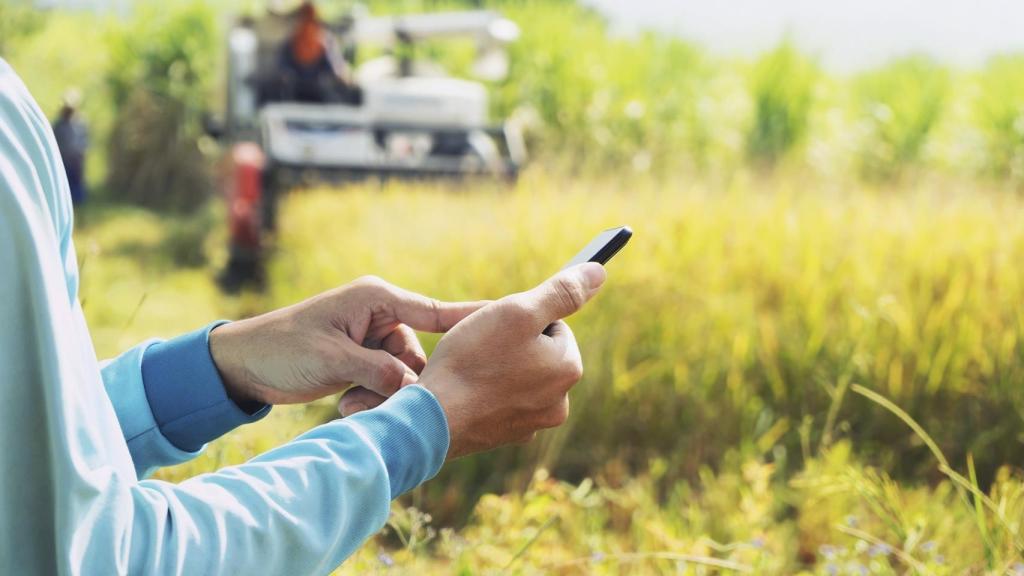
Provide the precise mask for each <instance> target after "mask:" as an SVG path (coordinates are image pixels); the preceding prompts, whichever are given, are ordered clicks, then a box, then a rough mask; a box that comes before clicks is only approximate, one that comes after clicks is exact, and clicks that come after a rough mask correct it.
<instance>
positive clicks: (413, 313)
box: [394, 287, 491, 332]
mask: <svg viewBox="0 0 1024 576" xmlns="http://www.w3.org/2000/svg"><path fill="white" fill-rule="evenodd" d="M490 302H491V301H490V300H475V301H468V302H444V301H442V300H438V299H436V298H429V297H427V296H424V295H422V294H417V293H415V292H410V291H409V290H405V289H403V288H397V287H396V288H395V302H394V313H395V318H396V319H397V320H398V321H399V322H400V323H402V324H405V325H406V326H409V327H410V328H412V329H413V330H419V331H421V332H447V331H449V330H451V329H452V328H453V327H454V326H455V325H456V324H458V323H459V322H461V321H462V319H463V318H465V317H466V316H469V315H470V314H472V313H473V312H476V311H477V310H479V309H481V308H483V307H484V306H486V305H488V304H490Z"/></svg>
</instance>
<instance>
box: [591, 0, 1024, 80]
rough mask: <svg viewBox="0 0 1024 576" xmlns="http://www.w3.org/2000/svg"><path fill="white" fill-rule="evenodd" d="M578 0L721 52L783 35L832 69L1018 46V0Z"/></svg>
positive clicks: (967, 62)
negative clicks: (910, 56) (922, 55)
mask: <svg viewBox="0 0 1024 576" xmlns="http://www.w3.org/2000/svg"><path fill="white" fill-rule="evenodd" d="M584 1H585V3H587V4H590V5H592V6H595V7H597V8H598V9H599V10H601V11H602V12H604V13H606V14H607V15H608V16H609V17H610V18H611V20H612V22H613V23H614V25H615V28H616V29H617V30H618V31H620V32H622V33H632V32H634V31H636V30H637V29H641V28H654V29H658V30H661V31H665V32H669V33H673V34H678V35H680V36H682V37H684V38H687V39H690V40H693V41H696V42H697V43H699V44H701V45H702V46H704V47H707V48H709V49H711V50H712V51H713V52H715V53H718V54H723V55H748V56H749V55H752V54H757V53H760V52H762V51H764V50H765V49H766V48H769V47H771V46H773V45H775V44H776V43H777V42H778V41H779V39H780V38H782V37H784V36H785V35H786V34H789V35H790V36H791V37H792V38H793V39H794V40H795V41H796V42H797V44H798V45H800V46H801V47H802V48H804V49H805V50H808V51H810V52H811V53H813V54H816V55H817V56H818V57H819V58H820V59H821V62H822V64H823V65H824V66H826V67H827V68H829V69H832V70H836V71H856V70H860V69H864V68H868V67H871V66H875V65H877V64H878V63H880V62H884V61H885V60H887V59H889V58H891V57H893V56H900V55H904V54H907V53H911V52H917V53H920V52H924V53H928V54H932V55H934V56H935V57H937V58H939V59H941V60H943V61H944V62H948V63H950V64H954V65H962V66H976V65H978V64H979V63H981V62H984V60H985V59H986V58H987V57H988V56H991V55H992V54H995V53H1000V52H1008V51H1019V52H1024V0H856V1H839V0H703V1H700V0H584Z"/></svg>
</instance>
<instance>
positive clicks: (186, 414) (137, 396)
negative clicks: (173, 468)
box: [102, 321, 270, 478]
mask: <svg viewBox="0 0 1024 576" xmlns="http://www.w3.org/2000/svg"><path fill="white" fill-rule="evenodd" d="M224 323H225V321H218V322H214V323H212V324H209V325H207V326H204V327H203V328H200V329H198V330H195V331H193V332H189V333H188V334H184V335H181V336H178V337H177V338H173V339H171V340H167V341H161V340H150V341H148V342H145V343H143V344H141V345H139V346H136V347H135V348H132V349H131V350H128V351H127V352H125V353H124V354H122V355H121V356H118V357H117V358H115V359H114V360H110V361H107V362H105V363H103V365H102V373H103V385H104V387H105V388H106V390H107V395H108V396H110V401H111V403H112V404H113V406H114V411H115V412H116V413H117V420H118V423H119V424H120V426H121V431H122V433H123V434H124V438H125V441H126V442H127V443H128V450H129V452H130V453H131V456H132V461H133V463H134V465H135V470H136V473H137V474H138V476H139V477H140V478H143V477H146V476H149V475H150V474H152V472H153V471H154V470H155V469H157V468H159V467H162V466H170V465H173V464H178V463H180V462H184V461H187V460H190V459H192V458H194V457H195V456H196V455H198V454H199V453H201V452H202V450H203V448H204V446H205V445H206V443H207V442H211V441H213V440H215V439H217V438H219V437H220V436H223V435H224V434H226V433H227V432H229V431H231V430H233V429H234V428H237V427H238V426H241V425H242V424H248V423H250V422H255V421H257V420H259V419H261V418H263V417H264V416H266V415H267V413H268V412H269V411H270V406H268V405H266V404H260V405H253V406H245V407H240V406H238V405H237V404H236V403H235V402H233V401H232V400H231V399H230V398H228V395H227V392H226V390H225V389H224V382H223V380H222V379H221V377H220V373H219V372H218V371H217V367H216V365H215V364H214V363H213V358H212V356H211V355H210V344H209V342H210V331H211V330H213V329H214V328H216V327H217V326H220V325H221V324H224Z"/></svg>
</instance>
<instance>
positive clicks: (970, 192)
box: [0, 0, 1024, 574]
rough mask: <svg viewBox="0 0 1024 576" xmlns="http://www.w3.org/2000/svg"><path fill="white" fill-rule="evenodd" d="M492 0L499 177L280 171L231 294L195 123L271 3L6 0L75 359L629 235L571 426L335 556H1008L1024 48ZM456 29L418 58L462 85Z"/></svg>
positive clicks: (892, 562)
mask: <svg viewBox="0 0 1024 576" xmlns="http://www.w3.org/2000/svg"><path fill="white" fill-rule="evenodd" d="M342 4H343V3H338V4H337V5H334V4H330V5H328V6H325V7H326V8H329V9H330V8H331V7H333V8H336V9H338V10H341V9H342V8H343V6H342ZM477 4H478V2H465V3H458V2H454V1H445V2H427V1H422V2H416V1H397V0H396V1H390V2H387V1H379V2H370V3H369V5H370V7H371V9H372V10H373V11H374V12H395V11H422V10H436V9H447V8H453V7H460V6H476V5H477ZM486 4H487V5H488V6H494V7H496V8H499V9H501V10H502V11H503V13H504V14H505V15H506V16H508V17H510V18H511V19H513V20H515V21H516V22H518V23H519V24H520V26H521V27H522V31H523V36H522V38H521V39H520V40H519V41H518V42H517V43H515V44H514V45H513V46H512V47H511V59H512V60H511V62H512V68H511V75H510V77H509V78H508V79H507V80H505V81H503V82H501V83H495V84H492V85H491V86H490V89H491V96H492V107H493V111H494V114H495V116H496V117H497V116H506V115H516V116H518V117H520V118H522V119H523V120H524V121H525V122H526V123H527V125H528V126H529V133H528V136H529V145H530V150H531V156H532V161H531V165H530V167H529V169H528V170H527V171H526V172H525V173H524V174H523V176H522V178H521V179H520V181H519V182H518V184H517V185H515V186H514V187H512V188H511V189H509V187H506V186H502V185H498V184H487V183H473V184H472V185H466V184H462V185H460V186H458V187H457V188H456V189H454V190H453V189H452V188H451V187H446V186H445V185H443V184H438V183H435V184H402V183H393V182H392V183H366V184H361V185H357V186H349V187H346V188H344V189H327V188H318V189H315V190H303V191H296V193H294V194H292V195H290V196H289V198H288V199H287V200H286V202H285V203H284V206H283V207H282V216H281V218H280V222H281V229H280V230H279V231H278V243H277V246H276V249H275V253H274V256H273V259H272V261H271V265H270V280H269V283H268V288H267V290H266V292H263V293H243V294H241V295H237V296H225V295H223V294H221V293H220V292H219V291H218V290H217V288H216V286H215V284H214V282H213V277H214V275H215V271H216V270H217V269H218V268H219V267H220V266H222V265H223V263H224V260H225V243H226V242H225V234H226V232H225V231H224V227H223V226H222V225H221V221H222V218H223V207H222V206H221V204H220V202H218V201H213V202H210V201H209V200H210V199H216V198H217V194H216V192H215V190H216V187H217V183H216V162H217V157H218V154H219V153H220V152H221V151H220V150H219V148H218V145H217V144H216V142H214V141H212V140H211V139H209V138H208V137H207V136H205V135H204V133H203V118H204V117H205V116H206V115H207V114H209V113H217V112H218V106H219V103H220V102H221V101H222V99H223V98H222V90H223V87H222V80H221V79H222V77H223V75H224V74H223V62H222V60H223V53H224V38H223V35H224V32H225V30H226V28H227V25H228V24H229V23H230V21H231V18H233V17H234V16H235V15H237V14H239V13H244V12H254V11H258V10H259V9H261V5H260V4H259V3H258V2H244V1H237V2H230V1H222V2H212V3H203V2H180V3H174V4H158V3H145V2H139V3H138V5H137V6H135V7H134V9H133V10H132V12H131V15H130V16H126V17H122V18H114V17H108V16H94V15H91V14H88V13H79V12H75V13H68V12H61V11H53V12H40V11H37V10H34V9H32V8H30V7H28V6H27V5H25V4H19V3H16V2H11V0H0V54H2V55H3V57H4V58H6V59H7V60H8V61H9V62H10V63H11V64H12V65H13V66H14V68H15V69H16V70H17V71H18V72H19V74H20V75H21V76H22V77H23V78H24V80H25V81H26V83H27V84H28V86H29V87H30V89H31V90H32V92H33V94H34V95H35V97H36V98H37V99H38V100H39V102H40V104H41V106H42V107H43V109H44V110H46V111H48V112H53V111H56V109H57V107H58V105H59V102H60V96H61V94H62V93H63V92H64V90H66V89H67V88H68V87H69V86H77V87H79V88H81V89H82V90H83V92H84V94H85V99H84V104H83V115H84V117H85V118H86V119H87V120H88V121H89V123H90V125H91V126H92V128H93V132H94V140H95V142H96V146H95V150H94V152H96V153H94V154H93V155H92V156H91V157H90V165H89V175H90V179H91V181H92V183H93V186H94V189H95V190H96V196H97V198H98V200H99V201H98V202H96V203H95V204H94V205H89V206H86V207H85V208H84V210H81V211H80V212H79V213H78V232H77V238H76V240H77V242H78V245H79V253H80V258H81V260H82V262H81V265H82V269H83V272H82V274H83V284H82V299H83V303H84V306H85V311H86V315H87V316H88V318H89V321H90V326H91V328H92V333H93V337H94V339H95V341H96V345H97V348H98V350H99V352H100V353H101V354H102V355H105V356H109V355H113V354H116V353H117V352H118V351H120V350H122V349H124V348H126V347H128V346H130V345H132V344H134V343H136V342H138V341H139V340H141V339H143V338H146V337H150V336H165V337H167V336H172V335H174V334H175V333H178V332H181V331H184V330H188V329H191V328H194V327H195V326H198V325H201V324H203V323H205V322H207V321H209V320H211V319H213V318H216V317H242V316H246V315H251V314H256V313H259V312H261V311H265V310H269V309H271V308H273V307H277V306H281V305H285V304H288V303H292V302H294V301H296V300H299V299H302V298H305V297H307V296H310V295H312V294H315V293H317V292H319V291H321V290H324V289H327V288H329V287H332V286H336V285H338V284H341V283H344V282H347V281H349V280H351V279H353V278H355V277H357V276H359V275H362V274H378V275H380V276H382V277H384V278H387V279H389V280H390V281H392V282H395V283H397V284H400V285H402V286H405V287H407V288H410V289H413V290H418V291H422V292H425V293H429V294H431V295H434V296H437V297H439V298H447V299H457V298H474V299H475V298H493V297H498V296H500V295H502V294H505V293H508V292H510V291H514V290H520V289H523V288H526V287H528V286H530V285H532V284H534V283H536V282H538V281H540V280H541V279H543V278H544V277H545V276H547V275H548V274H549V273H551V272H552V271H553V270H556V269H558V267H559V266H560V265H561V263H562V261H563V260H565V259H566V258H568V257H569V256H571V255H572V254H573V253H574V252H575V250H576V249H577V248H578V247H579V246H580V245H582V244H583V243H584V242H585V241H586V240H588V239H589V238H590V237H591V236H592V235H593V234H594V233H595V232H596V231H597V230H600V229H602V228H605V227H607V226H610V225H613V224H618V223H629V224H631V225H632V226H633V228H634V230H635V231H636V234H637V235H636V237H635V238H634V240H633V242H632V243H631V244H630V246H629V248H628V249H627V250H626V252H624V253H623V255H622V256H621V257H620V258H618V259H616V261H615V262H613V263H612V264H611V265H610V273H611V281H610V282H609V285H608V287H607V289H606V290H605V291H604V293H603V294H602V296H601V297H600V298H599V299H598V300H597V301H596V302H595V303H594V305H592V306H590V307H589V308H588V309H587V310H585V311H584V312H582V313H580V314H579V316H578V317H575V318H574V319H573V321H572V324H573V326H574V329H575V331H576V333H577V336H578V338H579V340H580V342H581V347H582V350H583V354H584V358H585V361H586V376H585V378H584V381H583V382H582V383H581V384H580V385H579V386H578V387H577V389H576V390H575V392H574V393H573V394H574V395H573V414H572V417H571V420H570V422H569V424H568V425H567V426H565V427H564V428H562V429H560V430H557V431H553V432H550V433H546V434H544V435H543V436H542V437H541V439H540V440H539V441H538V442H536V443H535V444H533V445H531V446H528V447H524V448H516V449H504V450H499V451H496V452H493V453H490V454H486V455H481V456H477V457H473V458H468V459H464V460H462V461H459V462H456V463H453V464H450V465H448V466H447V467H446V468H445V469H444V470H443V471H442V473H441V475H440V476H439V478H437V479H435V480H434V481H432V482H430V483H428V484H426V485H425V486H423V487H421V488H420V489H418V490H417V491H416V492H415V493H413V494H411V495H410V496H408V497H406V498H405V499H403V501H401V502H400V503H399V504H396V507H395V510H394V514H393V518H392V521H391V523H390V525H389V528H388V529H387V530H385V533H384V534H382V535H381V536H380V537H379V538H377V539H376V540H374V541H373V542H372V543H371V544H370V545H369V546H368V547H367V548H365V549H364V550H362V551H361V552H359V553H358V554H357V556H356V557H354V558H353V559H352V560H350V561H349V562H348V563H347V564H346V565H345V566H343V568H342V572H345V573H366V572H377V571H380V572H398V573H415V572H430V573H433V572H438V573H463V574H475V573H492V572H495V573H497V572H508V573H526V574H534V573H537V574H546V573H565V574H578V573H599V574H621V573H638V574H648V573H666V574H668V573H672V574H703V573H709V572H714V571H719V570H720V571H741V572H742V571H746V572H754V573H776V574H792V573H797V572H800V571H805V572H807V573H814V574H837V573H843V574H846V573H849V574H862V573H873V574H913V573H920V574H962V573H991V574H1007V573H1021V574H1024V563H1022V558H1024V556H1022V551H1024V535H1022V534H1021V530H1022V529H1024V527H1022V525H1021V524H1022V521H1024V483H1022V479H1021V473H1020V471H1019V466H1020V463H1021V462H1024V425H1022V420H1021V416H1022V414H1024V305H1022V302H1024V272H1022V266H1021V263H1022V262H1024V198H1022V196H1021V194H1020V191H1021V186H1022V184H1024V57H1022V56H1020V55H1014V54H1006V55H1001V56H998V57H995V58H993V59H992V60H991V61H990V62H988V63H987V64H986V65H984V66H982V67H980V68H979V69H956V68H953V67H950V66H947V65H945V64H943V63H942V62H940V61H936V60H933V59H931V58H929V57H927V56H924V55H908V56H905V57H900V58H897V59H895V60H893V61H891V62H889V63H887V64H884V65H882V66H880V67H877V68H876V69H872V70H867V71H864V72H858V73H856V74H847V75H840V74H836V73H833V72H829V71H826V70H824V69H823V68H822V67H821V66H820V65H819V63H818V62H817V61H816V58H815V57H813V56H812V55H809V54H806V53H804V52H802V51H801V50H800V48H799V47H798V45H796V44H795V43H794V42H792V41H791V40H789V39H783V40H781V41H780V43H779V44H778V45H777V47H776V48H774V49H772V50H770V51H768V52H766V53H765V54H764V55H762V56H760V57H758V58H755V59H741V58H724V57H721V56H719V55H716V54H713V53H710V52H709V51H707V50H705V49H703V48H702V47H700V46H697V45H694V44H691V43H688V42H686V41H685V40H682V39H679V38H676V37H672V36H667V35H661V34H657V33H653V32H645V33H641V34H638V35H635V36H622V35H615V34H612V33H610V31H609V24H608V22H606V21H605V20H604V19H603V18H602V16H601V15H600V14H598V13H597V12H595V11H594V10H592V9H589V8H585V7H582V6H581V5H579V4H578V3H577V2H573V1H569V0H566V1H540V0H534V1H525V2H514V1H511V0H508V1H505V2H487V3H486ZM469 48H471V47H469V46H460V45H454V46H452V45H437V46H433V45H432V46H429V47H428V50H429V54H430V55H431V56H432V57H434V58H436V59H438V60H440V61H441V62H443V63H445V64H446V65H447V67H448V68H449V69H450V70H452V71H453V72H455V73H460V72H464V71H466V70H468V67H469V64H470V61H471V58H470V51H469ZM538 230H543V231H544V233H543V234H537V231H538ZM434 341H435V340H433V339H431V338H428V339H427V342H426V344H427V345H428V349H429V347H430V346H431V345H432V344H433V342H434ZM872 391H874V392H876V393H878V394H880V395H881V398H879V397H872ZM884 399H889V400H891V402H892V403H893V404H891V405H886V404H885V402H886V401H885V400H884ZM332 417H334V406H333V403H332V401H330V400H325V401H323V402H319V403H316V404H313V405H310V406H306V407H279V408H275V411H274V412H273V414H272V415H271V416H270V417H269V418H267V419H266V420H264V421H262V422H260V423H258V424H256V425H253V426H249V427H246V428H244V429H241V430H237V431H235V432H233V433H231V434H230V435H229V436H228V437H226V438H225V439H224V440H222V441H220V442H217V443H215V444H213V445H211V446H210V447H209V448H208V449H207V451H206V453H205V454H204V455H203V456H202V457H200V458H199V459H197V460H196V461H194V462H191V463H189V464H186V465H183V466H179V467H176V468H172V469H168V470H164V471H161V472H160V473H159V477H161V478H165V479H169V480H179V479H182V478H186V477H188V476H191V475H194V474H197V473H201V472H205V471H210V470H214V469H216V468H218V467H221V466H224V465H228V464H232V463H237V462H241V461H244V460H245V459H247V458H249V457H251V456H253V455H255V454H257V453H259V452H261V451H263V450H266V449H268V448H270V447H272V446H275V445H277V444H279V443H281V442H284V441H287V440H288V439H289V438H291V437H293V436H295V435H296V434H298V433H300V432H301V431H302V430H304V429H306V428H308V427H309V426H311V425H314V424H316V423H319V422H323V421H325V420H327V419H329V418H332ZM918 425H919V426H920V427H918Z"/></svg>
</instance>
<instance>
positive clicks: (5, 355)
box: [0, 59, 605, 576]
mask: <svg viewBox="0 0 1024 576" xmlns="http://www.w3.org/2000/svg"><path fill="white" fill-rule="evenodd" d="M604 279H605V273H604V269H603V268H602V267H601V266H600V265H598V264H583V265H581V266H578V267H574V268H570V269H568V270H565V271H563V272H560V273H559V274H557V275H556V276H554V277H552V278H550V279H549V280H547V281H546V282H544V283H543V284H541V285H539V286H537V287H536V288H533V289H532V290H529V291H527V292H523V293H518V294H512V295H509V296H506V297H504V298H501V299H500V300H497V301H494V302H440V301H438V300H435V299H432V298H428V297H425V296H422V295H419V294H415V293H412V292H408V291H406V290H402V289H400V288H397V287H395V286H392V285H390V284H387V283H386V282H384V281H382V280H379V279H374V278H366V279H361V280H357V281H355V282H353V283H351V284H348V285H345V286H342V287H340V288H336V289H334V290H330V291H328V292H325V293H323V294H320V295H318V296H315V297H313V298H311V299H309V300H306V301H304V302H301V303H299V304H295V305H293V306H290V307H287V308H283V309H281V310H277V311H274V312H271V313H269V314H265V315H262V316H257V317H254V318H250V319H246V320H240V321H237V322H228V323H225V322H214V323H211V324H209V325H207V326H205V327H203V328H200V329H198V330H196V331H194V332H191V333H188V334H185V335H183V336H179V337H177V338H173V339H171V340H167V341H160V340H150V341H147V342H144V343H142V344H140V345H138V346H136V347H134V348H131V349H129V350H128V351H127V352H124V353H123V354H121V355H120V356H118V357H117V358H114V359H113V360H110V361H107V362H103V363H99V362H97V360H96V356H95V352H94V350H93V347H92V343H91V339H90V335H89V329H88V327H87V325H86V321H85V316H84V315H83V313H82V305H81V303H80V301H79V298H78V287H79V273H78V264H77V259H76V257H75V245H74V242H73V240H72V207H71V202H70V195H69V189H68V180H67V177H66V176H65V174H64V170H63V168H62V166H61V158H60V154H59V152H58V148H57V145H56V142H55V140H54V135H53V132H52V130H51V129H50V125H49V123H48V122H47V120H46V117H45V116H44V115H43V113H42V112H41V111H40V110H39V107H38V106H37V105H36V103H35V102H34V101H33V100H32V98H31V96H30V95H29V93H28V90H27V89H26V88H25V86H24V84H22V82H21V80H20V79H19V78H18V77H17V76H16V75H15V73H14V71H13V70H12V69H11V68H10V67H9V66H8V64H7V63H6V62H4V61H3V60H2V59H0V366H2V367H3V371H4V374H5V376H4V379H3V400H2V402H0V446H2V449H0V469H2V470H3V474H0V574H187V575H192V574H204V575H207V576H210V575H215V574H287V575H290V576H295V575H302V574H325V573H328V572H330V571H331V570H333V569H334V568H335V567H336V566H337V565H339V564H340V563H341V562H342V561H343V560H344V559H345V558H346V557H347V556H348V555H350V554H351V553H352V552H353V551H354V550H356V549H357V548H358V547H359V546H360V544H361V543H362V542H363V541H364V540H366V539H367V538H369V537H370V536H371V535H372V534H374V533H375V532H376V531H377V530H379V529H380V528H381V527H382V526H383V525H384V523H385V521H386V519H387V517H388V511H389V507H390V501H391V500H392V499H394V498H396V497H398V496H399V495H401V494H402V493H404V492H407V491H409V490H411V489H412V488H414V487H416V486H417V485H419V484H420V483H422V482H424V481H426V480H427V479H429V478H431V477H433V476H434V475H435V474H436V473H437V471H438V469H439V468H440V467H441V465H442V464H443V462H444V461H445V460H446V459H451V458H457V457H459V456H463V455H466V454H470V453H473V452H478V451H482V450H487V449H490V448H493V447H496V446H500V445H503V444H507V443H511V442H522V441H526V440H528V439H530V438H531V437H532V436H533V434H534V433H535V432H536V431H537V430H539V429H541V428H546V427H552V426H556V425H558V424H560V423H562V422H563V421H564V420H565V418H566V415H567V412H568V397H567V395H566V394H567V392H568V390H569V388H570V387H571V386H572V385H573V384H574V383H575V382H576V381H577V380H579V378H580V375H581V370H582V364H581V360H580V354H579V349H578V347H577V345H576V342H575V340H574V338H573V335H572V332H571V331H570V330H569V327H568V326H567V325H566V324H565V323H564V322H563V321H561V320H560V319H561V318H564V317H565V316H568V315H569V314H572V313H573V312H575V311H576V310H577V309H579V308H580V307H581V306H583V305H584V304H585V303H586V302H587V300H588V299H590V298H591V297H592V296H593V295H594V294H595V293H596V292H597V291H598V289H599V287H600V286H601V284H602V282H603V281H604ZM413 330H423V331H430V332H447V334H446V335H445V336H444V337H443V338H442V339H441V341H440V343H439V344H438V345H437V348H436V351H435V352H434V354H433V355H432V356H431V358H430V359H429V361H427V359H426V357H425V355H424V353H423V349H422V348H421V347H420V344H419V342H418V340H417V338H416V335H415V333H414V332H413ZM350 383H353V384H355V385H356V386H355V387H353V388H351V389H349V391H348V392H347V393H346V394H344V395H343V397H342V399H341V401H340V405H339V409H340V410H341V412H342V413H343V414H344V415H346V416H347V417H345V418H343V419H341V420H337V421H334V422H330V423H327V424H323V425H321V426H317V427H315V428H313V429H311V430H309V431H308V432H306V433H305V434H303V435H301V436H299V437H298V438H296V439H294V440H292V441H291V442H288V443H286V444H284V445H282V446H280V447H278V448H275V449H273V450H270V451H268V452H266V453H264V454H261V455H259V456H257V457H255V458H253V459H252V460H250V461H249V462H247V463H245V464H242V465H239V466H232V467H228V468H224V469H221V470H219V471H216V472H213V473H209V474H202V475H200V476H197V477H194V478H191V479H189V480H186V481H184V482H182V483H180V484H172V483H169V482H164V481H160V480H154V479H146V476H147V475H148V474H149V473H150V472H151V471H152V470H154V469H155V468H157V467H160V466H167V465H171V464H176V463H179V462H184V461H186V460H189V459H192V458H195V457H196V455H198V454H199V453H200V452H201V451H202V450H203V447H204V446H205V445H206V443H208V442H211V441H213V440H215V439H216V438H217V437H219V436H221V435H222V434H224V433H225V432H227V431H228V430H230V429H232V428H234V427H236V426H239V425H242V424H245V423H248V422H252V421H254V420H258V419H259V418H261V417H263V416H264V415H265V414H266V413H267V411H269V410H270V406H271V404H282V403H299V402H309V401H311V400H314V399H317V398H321V397H324V396H326V395H329V394H333V393H336V392H339V391H341V390H344V389H346V388H348V387H349V385H350Z"/></svg>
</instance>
